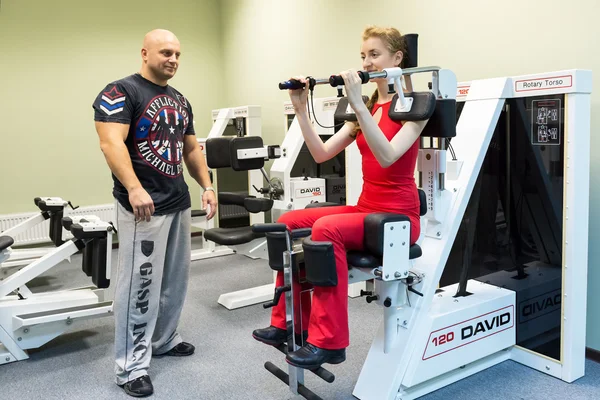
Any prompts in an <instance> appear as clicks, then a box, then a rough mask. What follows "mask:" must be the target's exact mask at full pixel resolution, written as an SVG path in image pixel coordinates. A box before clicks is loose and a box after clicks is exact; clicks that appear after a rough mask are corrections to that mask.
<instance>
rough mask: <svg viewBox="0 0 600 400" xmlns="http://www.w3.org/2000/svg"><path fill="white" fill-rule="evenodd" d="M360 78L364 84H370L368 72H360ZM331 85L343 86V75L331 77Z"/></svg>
mask: <svg viewBox="0 0 600 400" xmlns="http://www.w3.org/2000/svg"><path fill="white" fill-rule="evenodd" d="M358 76H359V77H360V81H361V82H362V83H367V82H369V73H368V72H367V71H358ZM329 84H330V85H331V86H333V87H336V86H343V85H344V78H342V76H341V75H331V76H330V77H329Z"/></svg>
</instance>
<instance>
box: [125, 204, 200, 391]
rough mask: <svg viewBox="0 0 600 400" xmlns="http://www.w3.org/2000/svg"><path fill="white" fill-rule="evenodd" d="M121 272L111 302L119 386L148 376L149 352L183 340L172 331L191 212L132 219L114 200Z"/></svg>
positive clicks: (182, 291)
mask: <svg viewBox="0 0 600 400" xmlns="http://www.w3.org/2000/svg"><path fill="white" fill-rule="evenodd" d="M117 218H118V220H117V221H118V222H117V227H118V235H119V270H118V276H117V287H116V292H115V301H114V314H115V352H116V366H115V372H116V374H117V379H116V380H117V384H118V385H122V384H125V383H126V382H128V381H131V380H133V379H136V378H139V377H140V376H143V375H146V374H148V367H149V365H150V359H151V357H152V354H155V355H158V354H162V353H166V352H168V351H169V350H171V349H172V348H173V347H175V346H177V345H178V344H179V343H181V342H182V340H181V337H180V336H179V334H178V333H177V332H176V329H177V324H178V322H179V317H180V315H181V309H182V308H183V303H184V299H185V295H186V290H187V285H188V276H189V268H190V253H191V238H190V230H191V222H192V221H191V210H190V209H187V210H184V211H180V212H177V213H175V214H168V215H158V216H153V217H152V219H151V220H150V222H146V221H143V222H137V223H136V222H135V217H134V215H133V214H132V213H131V212H129V211H127V210H126V209H125V208H124V207H123V206H121V204H119V203H118V202H117Z"/></svg>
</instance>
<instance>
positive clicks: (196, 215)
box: [192, 210, 206, 218]
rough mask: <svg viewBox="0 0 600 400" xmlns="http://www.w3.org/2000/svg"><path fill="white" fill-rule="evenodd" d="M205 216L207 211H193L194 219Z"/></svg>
mask: <svg viewBox="0 0 600 400" xmlns="http://www.w3.org/2000/svg"><path fill="white" fill-rule="evenodd" d="M205 215H206V210H192V218H194V217H204V216H205Z"/></svg>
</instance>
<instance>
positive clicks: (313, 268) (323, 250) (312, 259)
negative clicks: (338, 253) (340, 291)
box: [302, 237, 338, 286]
mask: <svg viewBox="0 0 600 400" xmlns="http://www.w3.org/2000/svg"><path fill="white" fill-rule="evenodd" d="M302 248H303V249H304V262H305V268H306V280H307V281H308V282H310V283H312V284H313V285H315V286H337V283H338V277H337V271H336V268H335V255H334V254H333V244H332V243H331V242H315V241H313V240H312V239H311V238H310V237H307V238H306V239H304V241H303V242H302Z"/></svg>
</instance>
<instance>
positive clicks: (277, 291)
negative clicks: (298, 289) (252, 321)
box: [263, 285, 291, 308]
mask: <svg viewBox="0 0 600 400" xmlns="http://www.w3.org/2000/svg"><path fill="white" fill-rule="evenodd" d="M290 290H291V286H290V285H285V286H277V287H276V288H275V296H274V297H273V301H269V302H268V303H265V304H263V308H271V307H274V306H276V305H277V304H279V299H280V298H281V295H282V294H283V293H285V292H289V291H290Z"/></svg>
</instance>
